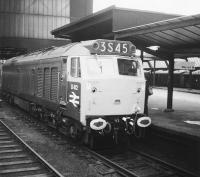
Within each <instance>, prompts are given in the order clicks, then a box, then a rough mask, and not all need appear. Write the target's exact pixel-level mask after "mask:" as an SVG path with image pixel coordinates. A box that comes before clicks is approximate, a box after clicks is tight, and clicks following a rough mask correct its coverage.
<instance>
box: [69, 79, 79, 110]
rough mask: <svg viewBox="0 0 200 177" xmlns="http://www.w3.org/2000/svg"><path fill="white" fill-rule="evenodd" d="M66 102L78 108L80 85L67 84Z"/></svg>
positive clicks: (74, 83)
mask: <svg viewBox="0 0 200 177" xmlns="http://www.w3.org/2000/svg"><path fill="white" fill-rule="evenodd" d="M68 101H69V102H70V103H72V105H73V106H74V107H75V108H80V83H76V82H70V83H69V93H68Z"/></svg>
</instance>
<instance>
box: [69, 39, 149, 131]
mask: <svg viewBox="0 0 200 177" xmlns="http://www.w3.org/2000/svg"><path fill="white" fill-rule="evenodd" d="M92 46H93V47H94V48H95V49H96V50H97V51H95V52H94V51H92V52H91V55H89V56H81V57H80V58H79V57H78V58H77V59H75V58H74V57H71V72H72V73H73V72H75V71H76V72H75V73H76V74H75V75H76V76H77V77H75V78H74V79H72V78H71V80H70V82H71V86H70V87H69V89H70V94H69V102H71V103H72V104H73V106H74V107H76V109H80V112H79V113H80V122H81V123H82V124H83V125H84V126H86V127H87V128H86V129H87V131H88V130H89V132H91V131H93V132H97V133H99V134H116V132H115V131H118V132H122V133H127V134H134V132H135V129H136V126H137V127H141V128H145V127H148V126H149V125H150V124H151V119H150V118H149V117H145V116H144V100H145V78H144V72H143V69H142V63H141V61H140V59H138V58H136V57H134V56H133V52H134V51H135V48H133V45H132V44H131V43H127V42H121V41H120V42H119V43H117V42H116V41H115V42H113V41H108V42H107V43H106V42H105V41H102V40H99V41H97V42H96V43H93V45H92ZM111 46H112V47H111ZM117 47H118V49H117ZM120 47H121V49H120ZM88 48H89V47H88ZM90 50H91V48H90ZM116 50H117V51H116ZM109 51H110V52H109ZM77 100H78V102H77ZM79 102H80V104H79Z"/></svg>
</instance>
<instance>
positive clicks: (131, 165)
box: [0, 115, 198, 177]
mask: <svg viewBox="0 0 200 177" xmlns="http://www.w3.org/2000/svg"><path fill="white" fill-rule="evenodd" d="M17 117H19V119H23V121H24V122H26V123H27V124H29V125H30V127H32V128H34V129H35V130H36V131H39V132H40V133H41V134H43V135H46V136H48V137H50V138H51V139H52V141H53V142H54V143H56V144H63V145H65V144H66V143H67V144H68V143H70V142H69V141H68V140H66V137H64V136H62V135H61V134H60V133H59V132H56V131H55V130H52V129H49V128H48V127H47V126H45V125H43V124H41V122H40V121H37V120H34V119H29V118H28V117H27V116H22V115H18V116H17ZM45 127H46V128H45ZM0 128H1V126H0ZM51 130H52V131H51ZM0 141H1V131H0ZM80 148H82V147H81V146H80ZM83 149H84V150H85V152H83V153H82V154H83V155H82V156H83V158H85V159H87V160H88V161H90V164H92V165H93V166H92V168H96V171H97V172H98V173H100V174H101V175H102V176H106V175H108V176H109V175H110V176H112V175H113V176H117V177H118V176H119V177H120V176H123V177H129V176H133V177H198V175H196V174H193V173H192V172H189V171H186V170H184V169H181V168H179V167H178V166H175V165H172V164H170V163H167V162H165V161H163V160H161V159H158V158H155V157H153V156H150V155H148V154H144V153H143V152H140V151H138V150H133V149H128V148H126V149H117V150H113V149H111V150H109V149H106V150H102V151H93V150H90V149H88V148H86V147H84V148H83ZM0 150H1V147H0ZM84 150H83V151H84ZM87 152H88V154H89V155H88V154H87ZM91 154H92V156H91ZM94 157H95V158H96V159H97V160H94ZM96 161H99V162H101V163H100V164H95V163H96ZM93 162H94V163H93ZM0 169H1V166H0ZM0 174H1V173H0ZM0 176H1V175H0ZM36 176H37V175H36Z"/></svg>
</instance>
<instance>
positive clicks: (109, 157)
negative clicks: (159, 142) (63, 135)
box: [88, 149, 198, 177]
mask: <svg viewBox="0 0 200 177" xmlns="http://www.w3.org/2000/svg"><path fill="white" fill-rule="evenodd" d="M88 151H90V153H92V154H93V155H94V156H96V157H98V158H99V159H101V160H102V161H103V162H104V163H105V164H106V165H108V166H109V167H110V168H113V169H114V170H115V171H116V172H117V173H118V174H120V175H121V176H123V177H198V175H196V174H193V173H192V172H189V171H186V170H184V169H181V168H179V167H177V166H175V165H172V164H169V163H166V162H164V161H162V160H161V159H158V158H155V157H153V156H150V155H148V154H144V153H142V152H140V151H136V150H133V149H125V150H124V151H123V150H121V149H120V150H116V151H113V150H106V151H105V150H103V151H97V152H95V151H92V150H88Z"/></svg>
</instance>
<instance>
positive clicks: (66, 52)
mask: <svg viewBox="0 0 200 177" xmlns="http://www.w3.org/2000/svg"><path fill="white" fill-rule="evenodd" d="M134 52H135V46H134V45H133V44H132V43H131V42H129V41H116V40H106V39H96V40H89V41H81V42H76V43H70V44H67V45H64V46H60V47H54V46H52V47H49V48H45V49H41V50H38V51H35V52H32V53H28V54H25V55H20V56H17V57H14V58H11V59H9V60H7V61H6V64H10V63H21V62H30V61H39V60H43V59H51V58H52V59H53V58H57V57H62V56H89V55H91V54H97V55H124V56H133V55H134Z"/></svg>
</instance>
